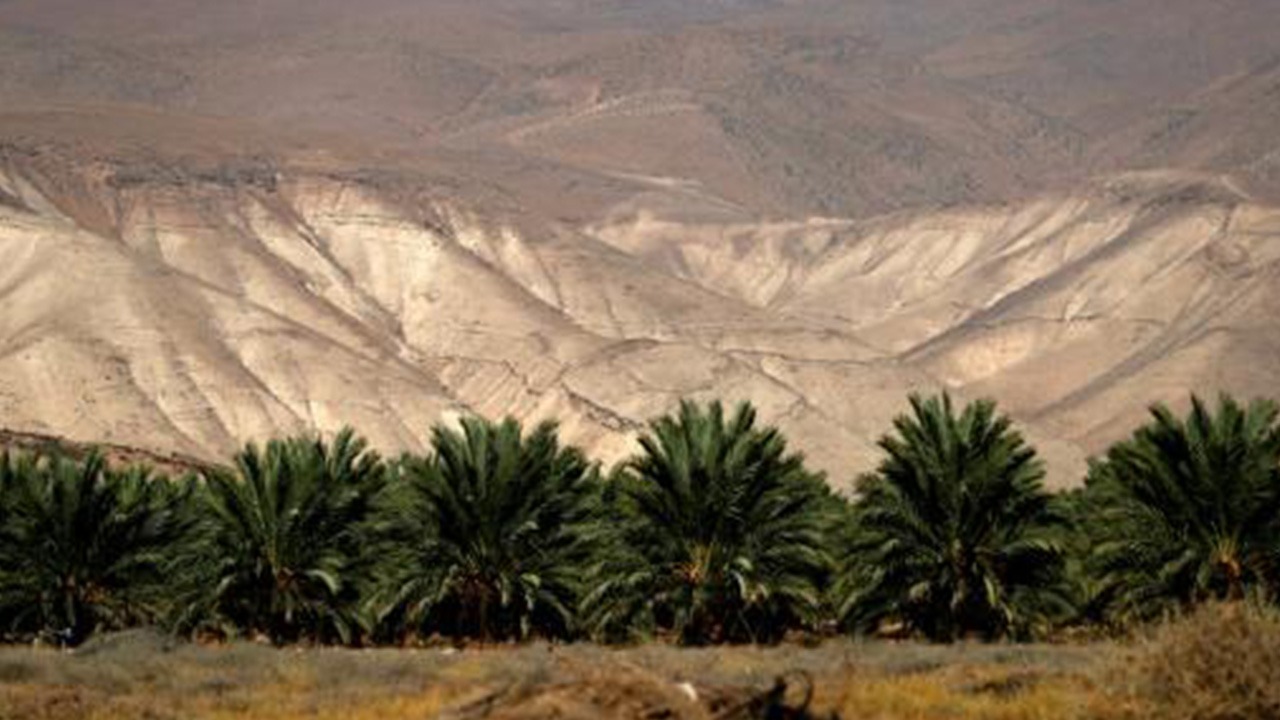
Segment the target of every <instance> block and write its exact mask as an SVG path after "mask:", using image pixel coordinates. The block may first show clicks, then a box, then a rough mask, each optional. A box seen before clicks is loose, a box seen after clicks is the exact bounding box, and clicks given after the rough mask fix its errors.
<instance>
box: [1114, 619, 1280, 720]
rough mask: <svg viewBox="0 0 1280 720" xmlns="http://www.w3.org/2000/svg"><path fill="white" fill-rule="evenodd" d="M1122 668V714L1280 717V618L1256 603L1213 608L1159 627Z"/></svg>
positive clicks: (1231, 719)
mask: <svg viewBox="0 0 1280 720" xmlns="http://www.w3.org/2000/svg"><path fill="white" fill-rule="evenodd" d="M1118 670H1119V671H1118V673H1117V676H1118V677H1119V678H1120V680H1121V682H1122V687H1121V689H1120V695H1121V697H1120V698H1119V702H1117V703H1116V706H1117V707H1120V708H1122V710H1121V711H1120V712H1117V713H1116V714H1118V715H1125V716H1128V717H1135V718H1136V717H1143V718H1147V717H1158V718H1163V719H1164V720H1268V719H1269V718H1280V616H1278V615H1277V614H1276V611H1275V610H1274V609H1273V608H1268V607H1261V606H1257V605H1253V604H1248V603H1230V604H1222V605H1219V604H1214V605H1207V606H1204V607H1202V608H1201V609H1199V610H1198V611H1197V612H1195V613H1194V614H1192V615H1190V616H1187V617H1184V618H1182V619H1179V620H1176V621H1173V622H1171V623H1169V624H1167V625H1165V626H1163V627H1161V628H1159V629H1158V630H1157V631H1156V632H1155V633H1154V635H1153V636H1152V638H1151V639H1150V640H1148V641H1147V642H1145V643H1143V644H1142V645H1140V646H1139V647H1138V648H1137V649H1136V650H1134V652H1133V653H1132V654H1131V655H1127V656H1126V657H1125V658H1124V662H1123V664H1122V665H1121V667H1120V668H1119V669H1118Z"/></svg>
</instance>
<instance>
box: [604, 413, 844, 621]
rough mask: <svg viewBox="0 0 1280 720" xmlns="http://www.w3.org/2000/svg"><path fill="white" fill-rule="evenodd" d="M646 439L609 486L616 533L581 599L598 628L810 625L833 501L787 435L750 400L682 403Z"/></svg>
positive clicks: (825, 561)
mask: <svg viewBox="0 0 1280 720" xmlns="http://www.w3.org/2000/svg"><path fill="white" fill-rule="evenodd" d="M640 446H641V450H642V452H641V453H640V454H639V455H637V456H635V457H633V458H632V459H631V460H629V461H628V462H627V463H625V464H624V465H623V466H622V468H621V469H620V470H619V471H618V472H617V473H616V474H615V477H614V478H613V480H612V482H611V490H610V497H611V505H612V507H613V508H614V514H615V525H616V527H617V528H618V529H619V530H618V537H617V541H616V542H615V543H614V546H613V547H614V550H613V552H612V553H611V557H610V558H609V559H608V560H607V561H606V562H605V563H604V565H603V567H602V569H601V578H600V582H599V583H598V585H597V586H596V588H595V589H594V590H593V591H592V593H591V594H590V595H589V596H588V598H587V599H586V601H585V603H584V608H585V609H586V611H587V613H588V616H589V618H590V622H591V625H592V627H593V629H594V630H595V632H596V633H597V635H599V636H603V637H614V638H616V637H621V636H626V635H629V634H636V633H644V632H659V633H672V634H674V636H675V637H677V638H678V639H679V640H680V641H681V642H684V643H688V644H702V643H715V642H739V641H760V642H765V641H772V640H776V639H779V638H780V637H781V636H782V634H783V633H784V632H786V630H788V629H790V628H793V627H796V626H799V625H803V624H805V623H808V624H812V623H814V622H815V621H816V620H817V618H818V616H819V613H820V610H821V608H822V601H823V593H822V586H823V583H824V582H825V580H826V577H827V575H828V573H829V571H830V559H829V557H830V556H829V554H828V552H827V548H826V545H825V540H826V535H825V531H826V529H827V527H828V519H829V518H830V517H831V508H832V505H831V503H832V502H833V498H832V496H831V494H830V492H829V491H828V490H827V488H826V485H825V483H824V482H823V481H822V479H821V477H819V476H815V475H813V474H811V473H809V472H808V471H807V470H806V469H805V467H804V463H803V459H802V457H801V456H800V455H798V454H788V453H787V449H786V440H785V439H784V438H783V436H782V434H781V433H780V432H779V431H778V430H777V429H775V428H772V427H757V426H756V412H755V409H754V408H752V407H751V405H749V404H746V403H743V404H741V405H739V406H738V408H737V410H736V411H735V412H734V413H733V414H732V415H731V416H728V417H726V415H725V412H724V409H723V407H722V406H721V405H720V403H719V402H715V403H712V404H710V405H709V406H707V407H705V408H704V407H701V406H699V405H696V404H694V403H691V402H683V403H681V405H680V410H679V413H678V414H677V415H676V416H674V417H673V416H670V415H667V416H664V417H661V418H658V419H656V420H654V421H653V422H651V423H650V426H649V431H648V432H647V433H646V434H644V435H643V436H642V437H641V438H640Z"/></svg>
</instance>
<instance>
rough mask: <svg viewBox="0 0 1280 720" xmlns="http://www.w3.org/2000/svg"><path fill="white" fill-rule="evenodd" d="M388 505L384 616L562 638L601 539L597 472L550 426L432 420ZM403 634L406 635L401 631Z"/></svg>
mask: <svg viewBox="0 0 1280 720" xmlns="http://www.w3.org/2000/svg"><path fill="white" fill-rule="evenodd" d="M432 447H433V449H434V454H433V455H431V456H430V457H425V458H419V457H410V458H406V460H405V461H404V462H403V463H402V466H401V473H402V476H403V477H404V478H405V479H406V480H407V481H408V483H407V484H406V485H405V486H404V487H402V488H400V490H401V492H400V493H398V494H397V495H395V496H393V498H392V501H393V502H392V503H391V507H390V508H389V509H388V511H387V516H388V519H389V521H390V527H389V529H390V533H391V534H390V537H391V546H392V548H393V550H392V551H391V553H390V554H389V556H388V559H389V562H388V577H389V582H387V583H386V584H385V586H384V589H383V592H382V596H383V597H382V603H383V608H382V614H383V617H384V619H385V620H388V621H390V622H391V624H392V625H398V626H400V627H401V629H402V631H403V630H411V631H416V632H418V633H420V634H426V633H431V632H440V633H442V634H445V635H449V636H452V637H455V638H463V637H471V638H479V639H482V640H502V639H511V638H517V639H522V638H526V637H528V636H529V635H531V634H534V633H537V634H540V635H543V636H549V637H566V636H569V635H570V634H572V633H573V632H574V630H575V626H574V620H575V618H574V610H575V606H576V604H577V601H578V598H579V595H580V592H581V586H582V584H583V582H584V580H585V576H586V573H587V571H588V570H589V568H590V566H591V564H592V562H593V558H594V556H595V551H596V547H597V545H598V536H599V489H600V488H599V478H598V472H597V470H596V469H595V467H594V466H593V465H591V464H590V463H588V462H587V460H586V458H585V456H584V455H583V454H582V453H581V452H580V451H578V450H577V449H576V448H571V447H562V446H561V445H560V443H559V440H558V432H557V428H556V425H555V424H554V423H543V424H541V425H539V426H537V427H536V428H535V429H534V430H533V431H532V432H530V433H528V434H527V435H526V434H525V433H524V432H523V430H522V428H521V426H520V424H519V423H518V422H517V421H515V420H514V419H510V418H508V419H507V420H505V421H503V422H501V423H492V422H489V421H487V420H484V419H482V418H477V417H468V418H464V419H462V421H461V427H460V429H457V430H455V429H451V428H447V427H436V428H435V429H434V431H433V436H432ZM401 634H402V633H401Z"/></svg>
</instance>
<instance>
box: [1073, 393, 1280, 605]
mask: <svg viewBox="0 0 1280 720" xmlns="http://www.w3.org/2000/svg"><path fill="white" fill-rule="evenodd" d="M1151 414H1152V420H1151V422H1150V423H1148V424H1147V425H1146V426H1144V427H1142V428H1140V429H1139V430H1138V431H1137V432H1135V433H1134V435H1133V437H1132V438H1131V439H1129V440H1127V441H1125V442H1121V443H1117V444H1116V445H1115V446H1113V447H1112V448H1111V449H1110V450H1109V451H1108V452H1107V455H1106V457H1105V458H1103V459H1101V460H1098V461H1096V462H1094V463H1093V464H1092V465H1091V467H1090V471H1089V479H1088V482H1087V486H1086V488H1087V489H1086V493H1085V495H1086V502H1087V505H1088V509H1087V511H1086V516H1087V518H1088V522H1087V525H1086V528H1087V530H1088V533H1089V537H1090V539H1091V540H1092V555H1093V558H1092V560H1091V565H1092V567H1093V570H1094V572H1095V573H1096V575H1097V577H1099V579H1100V581H1101V582H1102V583H1103V585H1104V587H1105V592H1106V593H1107V596H1108V599H1109V601H1110V602H1109V606H1110V609H1111V610H1112V612H1113V613H1115V614H1118V615H1119V616H1121V617H1150V616H1152V615H1155V614H1158V613H1160V612H1162V611H1164V610H1167V609H1169V608H1170V607H1171V606H1179V605H1188V604H1194V603H1199V602H1202V601H1204V600H1208V599H1236V598H1241V597H1243V596H1244V595H1246V594H1248V593H1250V592H1258V593H1273V592H1274V591H1275V590H1276V589H1277V585H1276V584H1277V582H1278V581H1280V576H1278V575H1277V570H1276V567H1277V566H1276V561H1277V559H1278V558H1277V551H1280V545H1278V544H1277V543H1278V540H1280V532H1278V530H1280V524H1278V522H1280V427H1278V426H1277V408H1276V406H1275V404H1274V403H1271V402H1269V401H1265V400H1256V401H1254V402H1252V403H1250V404H1249V405H1248V406H1247V407H1242V406H1241V405H1240V404H1239V403H1237V402H1236V401H1235V400H1233V399H1232V398H1230V397H1227V396H1223V397H1222V398H1221V399H1220V400H1219V402H1218V406H1217V410H1216V412H1214V411H1212V410H1211V409H1210V408H1209V407H1207V406H1206V405H1205V403H1204V402H1202V401H1201V400H1200V399H1199V398H1195V397H1193V398H1192V402H1191V410H1190V412H1189V414H1188V415H1187V417H1186V419H1185V420H1183V419H1180V418H1178V417H1176V416H1175V415H1174V414H1173V413H1172V412H1171V411H1170V410H1169V409H1168V408H1167V407H1164V406H1163V405H1157V406H1155V407H1153V408H1152V410H1151Z"/></svg>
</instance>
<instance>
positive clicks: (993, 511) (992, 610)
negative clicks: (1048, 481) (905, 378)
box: [840, 394, 1062, 640]
mask: <svg viewBox="0 0 1280 720" xmlns="http://www.w3.org/2000/svg"><path fill="white" fill-rule="evenodd" d="M911 411H912V412H911V414H910V415H903V416H900V417H898V418H897V419H896V420H895V421H894V429H895V433H894V434H891V435H888V436H886V437H884V438H882V439H881V441H880V447H881V448H882V449H883V450H884V452H885V454H886V457H885V459H884V460H883V462H881V464H880V467H879V469H878V470H877V472H876V473H874V474H872V475H868V476H865V477H863V478H862V479H861V480H860V481H859V483H858V494H859V496H860V497H859V499H858V500H857V503H856V506H855V510H854V513H853V515H854V518H853V522H854V526H853V527H852V528H851V540H850V542H849V544H848V547H847V555H846V557H845V565H844V572H843V577H842V579H841V583H840V585H841V595H842V596H843V598H844V601H843V604H842V606H841V614H842V617H843V619H844V621H845V622H846V623H848V624H849V625H851V626H853V627H855V628H860V629H863V630H873V629H876V628H877V627H880V626H882V625H884V624H885V623H891V622H897V623H903V624H905V626H906V628H908V629H909V630H913V631H916V632H921V633H923V634H924V635H926V636H928V637H930V638H932V639H936V640H954V639H958V638H960V637H964V636H968V635H975V634H976V635H980V636H983V637H988V638H993V637H999V636H1003V635H1006V634H1009V633H1015V634H1017V633H1021V632H1025V631H1027V630H1028V629H1029V628H1030V627H1031V625H1032V624H1033V623H1034V622H1035V621H1036V620H1037V619H1038V618H1039V617H1040V616H1041V614H1042V613H1043V612H1044V611H1046V610H1047V609H1048V608H1051V607H1053V606H1054V605H1055V604H1059V602H1060V597H1059V595H1058V594H1057V593H1056V590H1057V589H1058V581H1059V573H1060V569H1061V555H1062V553H1061V551H1060V549H1059V548H1058V546H1057V544H1056V543H1055V542H1053V541H1052V540H1051V539H1050V538H1049V535H1048V530H1049V529H1050V528H1051V527H1052V526H1053V525H1054V524H1055V522H1056V518H1055V516H1054V513H1053V511H1052V508H1051V503H1050V496H1049V495H1048V494H1047V493H1046V492H1045V491H1044V489H1043V487H1042V479H1043V476H1044V470H1043V468H1042V465H1041V463H1040V461H1039V460H1038V459H1037V458H1036V453H1035V450H1034V449H1032V448H1031V447H1029V446H1028V445H1027V444H1026V443H1025V442H1024V441H1023V439H1022V437H1021V436H1020V435H1019V434H1018V433H1017V432H1016V431H1014V430H1013V428H1012V425H1011V423H1010V421H1009V419H1008V418H1007V417H1004V416H1000V415H997V414H996V408H995V404H994V403H992V402H990V401H979V402H975V403H972V404H970V405H968V406H967V407H965V408H964V410H963V412H961V413H960V414H959V415H957V414H956V413H955V410H954V408H953V406H952V402H951V398H950V397H949V396H948V395H945V394H944V395H942V396H940V397H930V398H928V399H925V398H923V397H921V396H919V395H913V396H912V397H911Z"/></svg>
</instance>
